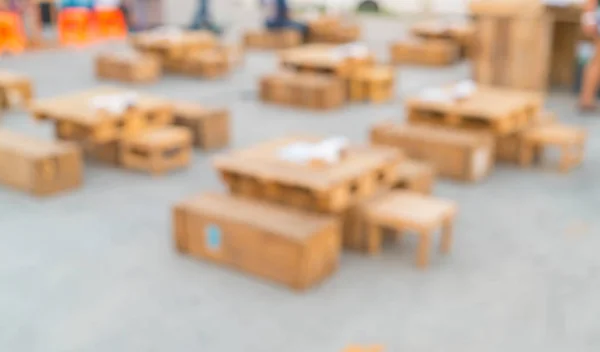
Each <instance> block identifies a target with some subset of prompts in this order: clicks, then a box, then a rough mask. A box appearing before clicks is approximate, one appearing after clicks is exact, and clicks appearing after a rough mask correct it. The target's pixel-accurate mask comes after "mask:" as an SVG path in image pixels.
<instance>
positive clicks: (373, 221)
mask: <svg viewBox="0 0 600 352" xmlns="http://www.w3.org/2000/svg"><path fill="white" fill-rule="evenodd" d="M365 211H366V214H367V222H368V235H367V236H368V251H369V253H371V254H376V253H378V252H379V251H381V237H382V227H388V228H392V229H394V230H396V231H398V232H400V234H401V233H402V231H415V232H416V233H417V234H418V235H419V236H420V240H419V249H418V255H417V265H418V266H419V267H425V266H427V264H428V261H429V249H430V247H431V235H432V233H433V232H434V231H435V230H437V229H438V228H440V227H441V228H442V241H441V251H442V252H443V253H447V252H449V251H450V247H451V245H452V227H453V223H454V217H455V216H456V212H457V210H456V205H455V204H454V203H453V202H450V201H446V200H441V199H436V198H431V197H427V196H422V195H419V194H417V193H413V192H406V191H392V192H390V193H388V194H386V195H384V196H382V197H380V198H377V199H375V200H374V201H373V202H371V203H369V204H368V205H367V209H366V210H365Z"/></svg>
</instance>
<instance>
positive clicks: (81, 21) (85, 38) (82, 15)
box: [58, 8, 94, 46]
mask: <svg viewBox="0 0 600 352" xmlns="http://www.w3.org/2000/svg"><path fill="white" fill-rule="evenodd" d="M92 25H93V21H92V13H91V12H90V10H88V9H86V8H67V9H64V10H62V11H60V13H59V14H58V36H59V41H60V43H61V44H62V45H75V46H80V45H85V44H88V43H90V42H91V41H92V40H93V39H94V31H93V30H92Z"/></svg>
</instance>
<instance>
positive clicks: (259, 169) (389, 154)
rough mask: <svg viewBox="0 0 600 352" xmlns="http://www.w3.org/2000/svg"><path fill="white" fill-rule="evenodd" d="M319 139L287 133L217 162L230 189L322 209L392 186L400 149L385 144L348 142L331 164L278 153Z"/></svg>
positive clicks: (342, 207) (338, 207)
mask: <svg viewBox="0 0 600 352" xmlns="http://www.w3.org/2000/svg"><path fill="white" fill-rule="evenodd" d="M320 141H322V138H318V137H313V136H290V137H284V138H280V139H276V140H274V141H271V142H266V143H263V144H260V145H257V146H255V147H252V148H249V149H245V150H241V151H237V152H233V153H229V154H226V155H223V156H219V157H218V158H217V159H216V160H215V167H216V169H217V170H218V171H219V173H220V174H221V177H222V178H223V180H224V181H225V183H226V184H227V186H228V187H229V189H230V190H231V192H232V193H234V194H240V195H243V196H248V197H253V198H260V199H267V200H270V201H276V202H280V203H287V204H289V205H293V206H295V207H299V208H304V209H310V210H317V211H323V212H339V211H343V210H345V209H346V208H347V207H348V206H349V205H350V204H351V203H353V202H355V201H356V200H358V199H362V198H364V197H367V196H369V195H371V194H373V193H375V192H376V191H377V190H378V189H379V188H380V187H382V186H383V185H386V187H388V188H389V187H391V185H392V184H393V182H394V181H395V180H396V177H397V176H396V174H397V171H396V167H397V165H398V164H399V163H400V162H401V160H402V154H401V152H400V151H398V150H397V149H395V148H389V147H371V146H369V147H366V146H365V147H363V146H360V147H357V146H352V147H350V148H349V149H348V150H347V151H345V152H344V156H343V157H342V159H341V160H340V161H339V162H337V163H334V164H321V163H317V162H311V163H309V164H308V165H307V164H301V163H297V162H294V161H288V160H284V159H282V158H281V157H280V156H279V153H280V152H281V150H282V149H283V148H286V147H288V146H290V145H292V144H297V143H318V142H320Z"/></svg>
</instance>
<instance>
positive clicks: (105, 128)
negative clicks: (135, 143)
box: [30, 86, 173, 143]
mask: <svg viewBox="0 0 600 352" xmlns="http://www.w3.org/2000/svg"><path fill="white" fill-rule="evenodd" d="M128 92H130V90H126V89H122V88H115V87H109V86H105V87H98V88H95V89H91V90H88V91H82V92H78V93H73V94H67V95H64V96H61V97H56V98H48V99H40V100H36V101H34V102H32V104H31V107H30V110H31V112H32V114H33V116H34V117H35V118H36V119H37V120H38V121H41V120H50V121H52V122H54V123H55V124H56V131H57V134H58V135H59V136H61V137H63V138H64V139H72V140H80V141H90V142H96V143H107V142H111V141H115V140H118V139H119V138H122V137H127V136H130V135H132V134H136V133H138V132H139V131H141V130H143V129H144V128H146V127H147V126H164V125H168V124H170V123H171V121H172V119H173V114H172V105H171V103H169V102H168V101H167V100H165V99H162V98H157V97H154V96H151V95H146V94H138V100H137V102H136V105H135V107H134V108H132V109H129V110H127V111H126V112H124V113H123V114H110V113H105V112H102V111H98V110H96V109H95V108H94V107H93V106H92V105H91V101H92V99H93V98H94V97H97V96H106V95H113V94H124V93H128Z"/></svg>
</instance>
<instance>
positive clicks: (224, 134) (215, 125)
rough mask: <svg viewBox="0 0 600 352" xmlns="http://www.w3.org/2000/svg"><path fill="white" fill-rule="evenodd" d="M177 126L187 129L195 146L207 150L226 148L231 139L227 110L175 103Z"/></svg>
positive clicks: (174, 112) (174, 111) (175, 121)
mask: <svg viewBox="0 0 600 352" xmlns="http://www.w3.org/2000/svg"><path fill="white" fill-rule="evenodd" d="M173 106H174V110H173V115H174V118H175V119H174V123H175V125H178V126H182V127H186V128H188V129H189V130H190V132H191V133H192V136H193V140H194V145H195V146H197V147H200V148H202V149H205V150H210V149H218V148H223V147H226V146H227V145H228V144H229V139H230V129H231V127H230V115H229V111H227V110H225V109H210V108H205V107H203V106H201V105H199V104H194V103H188V102H175V103H174V104H173Z"/></svg>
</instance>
